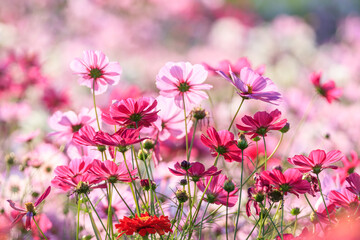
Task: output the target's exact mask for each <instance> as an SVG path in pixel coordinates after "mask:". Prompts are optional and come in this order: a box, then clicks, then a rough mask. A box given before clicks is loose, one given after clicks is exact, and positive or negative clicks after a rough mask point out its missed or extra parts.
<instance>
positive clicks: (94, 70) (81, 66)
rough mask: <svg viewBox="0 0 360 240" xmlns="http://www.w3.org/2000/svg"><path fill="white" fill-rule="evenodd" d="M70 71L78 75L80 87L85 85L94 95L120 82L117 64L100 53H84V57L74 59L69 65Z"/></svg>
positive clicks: (119, 70) (119, 69)
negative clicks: (93, 91)
mask: <svg viewBox="0 0 360 240" xmlns="http://www.w3.org/2000/svg"><path fill="white" fill-rule="evenodd" d="M70 68H71V70H73V71H74V73H76V74H78V75H79V76H80V77H81V78H80V79H79V83H80V85H85V86H87V87H89V88H91V89H92V90H94V89H95V94H97V95H98V94H101V93H104V92H105V91H106V90H107V88H108V85H115V84H117V83H118V82H119V80H120V75H121V72H122V70H121V67H120V65H119V63H117V62H109V59H108V58H107V57H106V56H105V54H104V53H102V52H100V51H92V50H88V51H84V57H83V59H81V58H76V59H74V60H73V61H71V63H70Z"/></svg>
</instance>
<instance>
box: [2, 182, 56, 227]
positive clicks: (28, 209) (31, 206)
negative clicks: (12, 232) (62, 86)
mask: <svg viewBox="0 0 360 240" xmlns="http://www.w3.org/2000/svg"><path fill="white" fill-rule="evenodd" d="M50 191H51V187H50V186H49V187H48V188H47V189H46V190H45V192H44V193H43V194H42V195H41V196H40V197H39V198H38V199H37V200H36V201H35V203H32V202H27V203H25V209H24V208H19V207H16V206H15V203H14V202H13V201H11V200H7V201H8V202H9V204H10V207H12V208H13V209H15V210H16V211H18V215H17V216H16V218H15V219H14V221H13V222H12V226H14V225H15V224H16V223H18V222H19V221H20V220H21V219H22V218H23V217H24V216H25V215H26V224H25V228H26V230H28V231H29V230H30V229H31V219H32V217H33V216H35V215H36V214H37V212H36V207H37V206H39V204H40V203H42V202H43V201H44V200H45V198H46V197H47V196H48V195H49V194H50Z"/></svg>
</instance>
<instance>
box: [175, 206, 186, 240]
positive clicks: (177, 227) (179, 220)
mask: <svg viewBox="0 0 360 240" xmlns="http://www.w3.org/2000/svg"><path fill="white" fill-rule="evenodd" d="M183 209H184V203H181V209H180V215H179V218H178V220H177V225H176V228H175V231H174V238H175V236H176V235H177V234H176V232H177V230H178V229H179V224H180V222H181V217H182V213H183Z"/></svg>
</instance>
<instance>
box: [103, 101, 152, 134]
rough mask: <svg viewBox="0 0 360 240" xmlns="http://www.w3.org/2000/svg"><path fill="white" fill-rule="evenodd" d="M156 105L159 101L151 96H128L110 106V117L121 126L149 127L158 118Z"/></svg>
mask: <svg viewBox="0 0 360 240" xmlns="http://www.w3.org/2000/svg"><path fill="white" fill-rule="evenodd" d="M156 105H157V101H156V100H155V99H154V98H151V97H141V98H139V99H137V100H135V99H133V98H127V99H124V100H120V101H116V102H114V103H113V104H112V105H111V106H110V117H111V119H112V120H114V121H115V122H116V123H117V124H119V125H121V126H129V125H130V126H132V127H134V128H139V127H142V126H144V127H149V126H151V123H153V122H155V121H156V120H157V119H158V115H157V112H158V111H156V109H155V108H156ZM105 117H106V116H105ZM107 117H108V116H107ZM108 122H109V123H111V121H108Z"/></svg>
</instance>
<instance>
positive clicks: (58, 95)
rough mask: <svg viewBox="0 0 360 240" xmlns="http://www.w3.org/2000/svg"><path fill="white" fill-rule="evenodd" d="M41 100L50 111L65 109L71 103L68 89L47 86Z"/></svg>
mask: <svg viewBox="0 0 360 240" xmlns="http://www.w3.org/2000/svg"><path fill="white" fill-rule="evenodd" d="M41 101H42V103H43V104H44V105H45V107H46V108H47V109H48V110H49V111H50V112H55V111H56V110H60V109H64V108H65V107H68V106H69V105H70V98H69V96H68V92H67V91H66V90H62V91H57V90H56V89H55V88H53V87H47V88H45V90H44V95H43V96H42V98H41Z"/></svg>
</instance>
